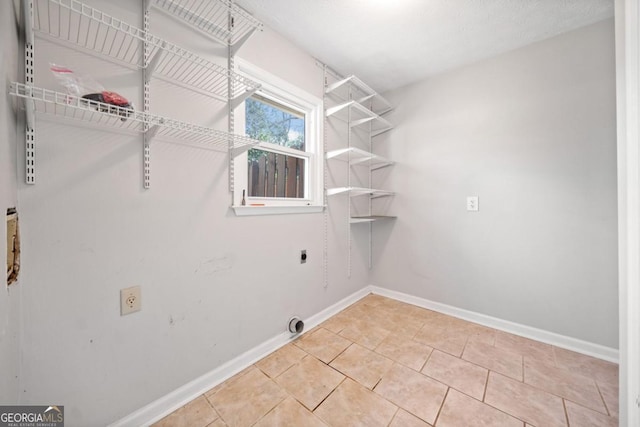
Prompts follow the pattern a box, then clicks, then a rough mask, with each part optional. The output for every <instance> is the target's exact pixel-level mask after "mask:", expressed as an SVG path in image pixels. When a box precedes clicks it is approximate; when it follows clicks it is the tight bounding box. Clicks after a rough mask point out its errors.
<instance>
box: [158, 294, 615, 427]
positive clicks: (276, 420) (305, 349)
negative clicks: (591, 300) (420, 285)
mask: <svg viewBox="0 0 640 427" xmlns="http://www.w3.org/2000/svg"><path fill="white" fill-rule="evenodd" d="M617 419H618V366H617V365H615V364H613V363H609V362H605V361H602V360H599V359H594V358H592V357H588V356H584V355H582V354H578V353H574V352H571V351H568V350H563V349H560V348H557V347H553V346H551V345H548V344H543V343H540V342H537V341H532V340H529V339H526V338H522V337H519V336H516V335H511V334H508V333H505V332H501V331H497V330H494V329H489V328H486V327H484V326H480V325H477V324H474V323H470V322H466V321H463V320H460V319H456V318H454V317H450V316H446V315H443V314H439V313H436V312H433V311H429V310H425V309H422V308H419V307H415V306H412V305H409V304H405V303H401V302H398V301H395V300H392V299H388V298H384V297H380V296H377V295H369V296H367V297H365V298H363V299H362V300H360V301H358V302H357V303H355V304H354V305H352V306H350V307H348V308H347V309H345V310H344V311H342V312H340V313H338V314H337V315H335V316H334V317H332V318H331V319H329V320H327V321H326V322H324V323H323V324H321V325H320V326H318V327H317V328H315V329H314V330H311V331H309V332H307V333H306V334H304V335H303V336H302V337H300V338H299V339H297V340H296V341H294V342H292V343H290V344H288V345H286V346H284V347H282V348H281V349H279V350H277V351H276V352H274V353H272V354H271V355H269V356H267V357H266V358H264V359H262V360H260V361H259V362H258V363H256V364H255V365H253V366H251V367H249V368H247V369H245V370H244V371H242V372H240V373H239V374H238V375H236V376H234V377H232V378H230V379H229V380H227V381H225V382H224V383H222V384H220V385H218V386H217V387H215V388H213V389H211V390H210V391H208V392H207V393H205V394H204V395H202V396H200V397H198V398H197V399H195V400H194V401H192V402H191V403H189V404H187V405H186V406H184V407H182V408H180V409H179V410H177V411H176V412H174V413H172V414H171V415H169V416H167V417H166V418H164V419H162V420H160V421H159V422H158V423H156V424H155V427H166V426H172V427H179V426H185V427H223V426H227V427H243V426H260V427H267V426H295V427H297V426H300V427H315V426H333V427H339V426H363V427H375V426H390V427H414V426H415V427H419V426H421V427H425V426H437V427H448V426H461V427H469V426H514V427H516V426H520V427H531V426H540V427H547V426H571V427H595V426H606V427H609V426H611V427H613V426H617V425H618V421H617Z"/></svg>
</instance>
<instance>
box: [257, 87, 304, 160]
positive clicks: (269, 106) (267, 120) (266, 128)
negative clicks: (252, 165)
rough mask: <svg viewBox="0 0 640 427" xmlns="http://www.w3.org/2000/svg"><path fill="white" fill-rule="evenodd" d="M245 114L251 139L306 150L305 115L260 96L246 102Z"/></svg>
mask: <svg viewBox="0 0 640 427" xmlns="http://www.w3.org/2000/svg"><path fill="white" fill-rule="evenodd" d="M245 112H246V126H245V127H246V129H245V132H246V134H247V135H248V136H250V137H251V138H254V139H257V140H260V141H266V142H271V143H273V144H278V145H282V146H283V147H289V148H294V149H297V150H302V151H304V150H305V141H304V114H302V113H300V112H297V111H295V110H293V109H291V108H288V107H285V106H283V105H280V104H278V103H276V102H274V101H271V100H269V99H266V98H263V97H261V96H258V95H254V96H252V97H251V98H249V99H247V100H246V102H245Z"/></svg>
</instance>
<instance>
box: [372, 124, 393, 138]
mask: <svg viewBox="0 0 640 427" xmlns="http://www.w3.org/2000/svg"><path fill="white" fill-rule="evenodd" d="M391 129H393V127H391V126H389V127H386V128H382V129H378V130H376V131H373V132H371V136H378V135H381V134H383V133H385V132H388V131H390V130H391Z"/></svg>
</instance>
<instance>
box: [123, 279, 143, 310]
mask: <svg viewBox="0 0 640 427" xmlns="http://www.w3.org/2000/svg"><path fill="white" fill-rule="evenodd" d="M141 297H142V293H141V290H140V286H133V287H131V288H125V289H120V316H124V315H126V314H131V313H135V312H136V311H140V310H141V309H142V299H141Z"/></svg>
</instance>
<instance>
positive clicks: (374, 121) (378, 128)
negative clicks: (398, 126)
mask: <svg viewBox="0 0 640 427" xmlns="http://www.w3.org/2000/svg"><path fill="white" fill-rule="evenodd" d="M326 115H327V117H336V118H338V119H340V120H343V121H346V122H348V123H349V128H351V129H353V128H356V127H358V126H363V125H365V124H368V123H370V124H371V128H370V129H369V128H367V129H366V130H367V131H368V132H370V133H371V136H377V135H380V134H381V133H384V132H386V131H388V130H391V129H393V125H392V124H391V123H390V122H389V121H388V120H387V119H385V118H383V117H381V116H380V115H378V114H376V113H374V112H373V111H371V110H370V109H368V108H367V107H365V106H364V105H362V104H360V103H359V102H358V101H353V100H352V101H347V102H343V103H341V104H338V105H335V106H333V107H330V108H327V111H326Z"/></svg>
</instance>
